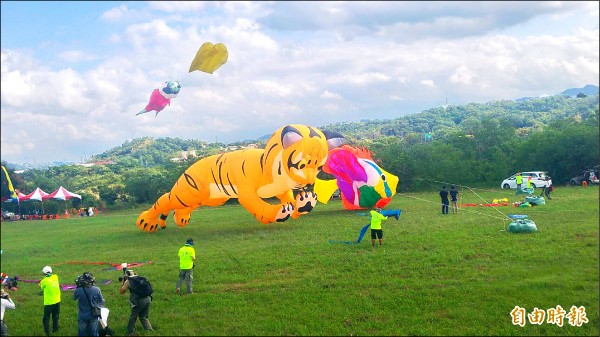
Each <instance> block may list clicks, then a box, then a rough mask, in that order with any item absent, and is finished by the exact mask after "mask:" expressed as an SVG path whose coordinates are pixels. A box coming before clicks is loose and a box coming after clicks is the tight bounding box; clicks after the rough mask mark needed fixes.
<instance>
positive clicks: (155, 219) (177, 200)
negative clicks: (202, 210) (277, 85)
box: [136, 124, 344, 232]
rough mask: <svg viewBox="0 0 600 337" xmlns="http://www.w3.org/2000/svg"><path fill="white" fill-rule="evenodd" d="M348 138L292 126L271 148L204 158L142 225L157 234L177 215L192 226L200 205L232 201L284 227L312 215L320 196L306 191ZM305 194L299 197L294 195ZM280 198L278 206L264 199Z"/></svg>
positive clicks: (143, 216) (279, 133) (141, 219)
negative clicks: (191, 222)
mask: <svg viewBox="0 0 600 337" xmlns="http://www.w3.org/2000/svg"><path fill="white" fill-rule="evenodd" d="M343 142H344V138H343V137H342V136H341V135H340V134H337V133H329V132H323V131H320V130H318V129H316V128H314V127H310V126H306V125H299V124H293V125H287V126H284V127H282V128H280V129H278V130H277V131H275V132H274V133H273V135H272V136H271V138H270V139H269V140H268V141H267V144H266V147H265V149H245V150H238V151H233V152H227V153H221V154H217V155H213V156H210V157H206V158H203V159H200V160H199V161H197V162H196V163H194V164H193V165H192V166H190V167H189V168H188V169H187V170H186V171H185V172H184V173H183V174H182V175H181V177H180V178H179V179H178V180H177V182H176V183H175V185H174V186H173V188H172V189H171V191H170V192H169V193H166V194H164V195H163V196H161V197H160V198H159V199H158V200H157V201H156V203H154V205H153V206H152V207H150V209H148V210H147V211H145V212H143V213H142V214H140V216H139V217H138V218H137V221H136V225H137V226H138V228H139V229H141V230H144V231H146V232H154V231H156V230H157V229H158V227H159V226H160V227H161V228H165V227H166V222H165V220H166V219H167V217H168V215H169V213H170V212H171V211H173V210H174V211H175V212H174V215H173V217H174V220H175V224H177V226H179V227H184V226H186V225H187V224H188V223H189V221H190V215H191V213H192V211H193V210H194V209H196V208H198V207H200V206H219V205H222V204H224V203H225V202H226V201H227V200H229V199H231V198H237V199H238V201H239V203H240V204H241V205H242V206H243V207H244V208H246V210H248V212H250V214H252V215H253V216H254V217H255V218H256V219H257V220H258V221H260V222H262V223H264V224H268V223H272V222H283V221H286V220H287V219H289V218H290V217H292V218H298V217H299V216H301V215H304V214H308V213H309V212H310V211H312V209H313V207H314V206H315V204H316V198H317V196H316V195H315V193H314V192H313V191H307V190H305V187H307V186H308V185H312V184H314V182H315V179H316V176H317V174H318V173H319V172H320V170H321V167H322V166H323V165H325V162H326V161H327V154H328V153H329V149H331V148H333V147H336V146H340V145H342V144H343ZM294 190H296V191H299V192H298V193H297V194H296V196H295V197H294V193H293V191H294ZM272 197H276V198H278V199H279V200H280V202H279V203H278V204H270V203H268V202H266V201H264V200H263V199H266V198H272Z"/></svg>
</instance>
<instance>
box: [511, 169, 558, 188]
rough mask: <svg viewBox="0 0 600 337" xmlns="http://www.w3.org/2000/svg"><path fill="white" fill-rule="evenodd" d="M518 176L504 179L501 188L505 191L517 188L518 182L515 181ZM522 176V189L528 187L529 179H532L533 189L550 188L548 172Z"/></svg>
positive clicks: (523, 173) (522, 174)
mask: <svg viewBox="0 0 600 337" xmlns="http://www.w3.org/2000/svg"><path fill="white" fill-rule="evenodd" d="M516 175H517V174H516V173H515V174H513V175H512V176H510V177H508V178H506V179H504V180H503V181H502V184H500V187H502V188H504V189H508V188H517V180H516V179H515V177H516ZM521 176H522V177H523V183H522V184H521V187H526V186H527V180H528V179H529V177H531V186H532V187H533V188H538V187H548V185H549V183H548V180H550V176H548V172H546V171H528V172H521Z"/></svg>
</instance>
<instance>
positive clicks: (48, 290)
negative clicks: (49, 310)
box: [40, 274, 60, 305]
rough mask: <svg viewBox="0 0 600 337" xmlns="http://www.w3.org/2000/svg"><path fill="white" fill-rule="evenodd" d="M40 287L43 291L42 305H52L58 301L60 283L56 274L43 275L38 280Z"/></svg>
mask: <svg viewBox="0 0 600 337" xmlns="http://www.w3.org/2000/svg"><path fill="white" fill-rule="evenodd" d="M40 288H42V290H43V291H44V305H52V304H56V303H58V302H60V285H59V283H58V276H57V275H54V274H52V275H50V276H46V277H44V278H43V279H42V280H41V281H40Z"/></svg>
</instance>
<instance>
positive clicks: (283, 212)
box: [275, 202, 294, 222]
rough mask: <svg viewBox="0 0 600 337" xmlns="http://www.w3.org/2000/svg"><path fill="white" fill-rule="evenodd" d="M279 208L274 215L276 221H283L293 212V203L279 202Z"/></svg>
mask: <svg viewBox="0 0 600 337" xmlns="http://www.w3.org/2000/svg"><path fill="white" fill-rule="evenodd" d="M280 206H281V209H280V210H279V211H278V212H277V215H276V216H275V221H276V222H284V221H286V220H287V219H289V218H290V216H291V215H292V212H294V205H292V203H291V202H288V203H285V204H281V205H280Z"/></svg>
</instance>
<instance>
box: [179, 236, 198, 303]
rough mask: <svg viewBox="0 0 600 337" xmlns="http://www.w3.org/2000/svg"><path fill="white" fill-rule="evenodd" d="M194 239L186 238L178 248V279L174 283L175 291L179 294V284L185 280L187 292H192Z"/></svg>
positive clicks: (194, 254)
mask: <svg viewBox="0 0 600 337" xmlns="http://www.w3.org/2000/svg"><path fill="white" fill-rule="evenodd" d="M193 246H194V240H192V238H189V239H187V241H186V242H185V245H184V246H183V247H181V248H179V252H178V254H177V255H178V256H179V279H178V280H177V284H176V285H175V293H177V294H179V292H180V291H181V285H182V284H183V281H184V280H185V285H186V288H187V289H186V290H187V293H188V294H191V293H193V289H192V285H193V282H194V261H196V251H195V250H194V247H193Z"/></svg>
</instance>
